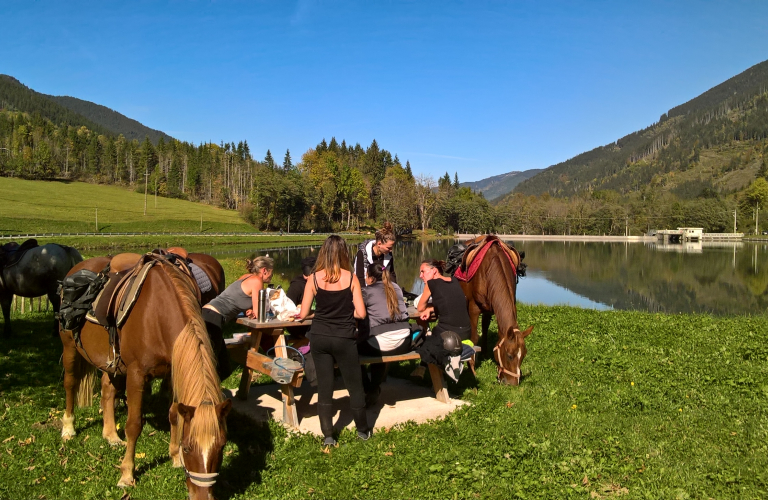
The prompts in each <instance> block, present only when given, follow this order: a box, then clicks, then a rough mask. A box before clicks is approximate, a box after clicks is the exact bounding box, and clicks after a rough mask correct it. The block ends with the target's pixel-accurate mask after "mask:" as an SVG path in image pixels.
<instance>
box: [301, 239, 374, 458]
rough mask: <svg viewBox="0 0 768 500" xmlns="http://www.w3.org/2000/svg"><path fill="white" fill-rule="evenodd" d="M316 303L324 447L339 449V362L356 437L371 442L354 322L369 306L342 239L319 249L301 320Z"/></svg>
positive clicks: (312, 333)
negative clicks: (336, 390)
mask: <svg viewBox="0 0 768 500" xmlns="http://www.w3.org/2000/svg"><path fill="white" fill-rule="evenodd" d="M313 300H316V309H315V314H314V317H313V318H312V326H311V327H310V329H309V333H308V334H307V337H309V340H310V342H311V353H312V358H313V360H314V362H315V371H316V372H317V414H318V417H319V418H320V429H321V430H322V432H323V436H325V441H324V442H323V445H324V446H335V445H336V440H335V439H334V437H333V417H334V415H335V411H334V410H333V364H334V362H335V363H336V364H337V365H338V366H339V371H340V372H341V376H342V378H343V379H344V385H345V386H346V387H347V390H348V391H349V402H350V409H351V411H352V418H354V420H355V426H356V427H357V435H358V437H359V438H361V439H368V438H369V437H370V435H371V429H370V428H369V427H368V418H367V416H366V414H365V393H364V391H363V379H362V375H361V372H360V360H359V358H358V355H357V342H356V339H355V336H356V328H355V318H357V319H364V318H365V304H364V303H363V295H362V293H361V291H360V282H359V281H358V280H357V279H353V274H352V267H351V266H350V260H349V253H348V251H347V243H346V242H345V241H344V239H343V238H342V237H340V236H337V235H332V236H329V237H328V239H327V240H325V242H324V243H323V246H322V247H320V251H319V252H318V255H317V264H316V265H315V272H314V273H313V274H312V278H311V279H308V280H307V285H306V287H305V288H304V299H303V300H302V302H301V312H300V313H299V315H298V316H297V319H298V320H303V319H304V318H306V317H307V316H308V315H309V313H310V308H311V307H312V301H313Z"/></svg>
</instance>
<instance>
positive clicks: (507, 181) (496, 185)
mask: <svg viewBox="0 0 768 500" xmlns="http://www.w3.org/2000/svg"><path fill="white" fill-rule="evenodd" d="M539 172H541V169H540V168H534V169H531V170H524V171H522V172H519V171H515V172H507V173H506V174H501V175H494V176H493V177H488V178H486V179H482V180H479V181H475V182H462V183H461V187H468V188H470V189H471V190H472V191H475V192H476V193H483V196H485V199H486V200H489V201H492V200H494V199H496V198H499V197H501V196H504V195H505V194H507V193H509V192H511V191H512V190H513V189H515V186H517V185H518V184H520V183H521V182H523V181H524V180H526V179H529V178H531V177H533V176H534V175H536V174H538V173H539Z"/></svg>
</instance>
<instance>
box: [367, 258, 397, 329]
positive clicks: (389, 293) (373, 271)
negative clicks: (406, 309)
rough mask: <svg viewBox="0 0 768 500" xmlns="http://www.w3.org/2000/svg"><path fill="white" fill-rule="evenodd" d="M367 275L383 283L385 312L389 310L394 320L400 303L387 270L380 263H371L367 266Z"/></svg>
mask: <svg viewBox="0 0 768 500" xmlns="http://www.w3.org/2000/svg"><path fill="white" fill-rule="evenodd" d="M368 276H370V277H371V278H373V279H374V280H376V281H381V282H382V283H383V284H384V294H385V295H386V297H387V312H389V317H390V318H392V319H393V320H394V319H395V318H397V315H398V313H399V312H400V304H399V303H398V300H397V291H396V290H395V287H394V286H393V285H392V281H391V280H390V277H389V271H387V269H386V268H385V267H384V266H382V265H381V264H371V265H369V266H368Z"/></svg>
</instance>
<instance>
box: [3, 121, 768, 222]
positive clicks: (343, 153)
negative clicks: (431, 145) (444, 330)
mask: <svg viewBox="0 0 768 500" xmlns="http://www.w3.org/2000/svg"><path fill="white" fill-rule="evenodd" d="M750 141H751V142H750ZM744 144H748V145H749V147H747V148H744V147H742V149H741V150H742V153H739V155H736V156H734V158H736V160H734V161H735V162H736V163H737V165H736V166H735V167H734V168H746V166H748V165H751V166H752V167H751V168H754V167H755V165H758V164H759V165H761V166H760V167H759V170H758V174H757V176H758V180H760V179H762V182H763V183H765V178H766V176H768V167H766V166H765V160H764V158H765V157H766V156H768V141H766V140H762V141H756V140H755V139H747V140H746V142H745V143H744ZM667 147H669V146H667ZM664 151H666V150H664ZM665 155H666V153H665ZM665 155H661V154H659V153H657V156H658V157H659V158H660V161H661V160H662V159H663V158H666V157H667V156H665ZM0 175H5V176H15V177H22V178H27V179H57V178H58V179H60V178H64V179H73V180H81V181H86V182H95V183H105V184H120V185H126V186H131V187H133V189H135V190H137V191H139V192H144V191H148V192H149V193H152V194H157V195H159V196H166V197H175V198H183V199H187V200H191V201H197V202H203V203H208V204H211V205H215V206H220V207H224V208H228V209H234V210H238V211H239V212H240V213H241V215H242V217H243V218H244V219H245V220H246V221H248V222H249V223H250V224H252V225H253V226H254V227H255V228H257V229H258V230H279V229H283V230H285V231H291V232H295V231H309V230H310V229H315V230H316V231H335V230H360V229H364V228H370V227H371V226H376V225H378V224H380V223H381V222H382V221H384V220H388V221H390V222H392V223H393V224H394V225H395V228H396V229H397V230H398V231H399V232H409V231H411V230H412V229H422V230H428V229H433V230H435V231H438V232H443V233H453V232H470V233H477V232H487V231H493V232H505V233H526V234H614V235H616V234H625V233H628V234H641V233H644V232H646V231H647V230H649V229H653V228H671V227H679V226H695V227H704V228H705V230H706V231H709V232H720V231H730V230H732V229H733V213H734V211H736V214H737V223H738V227H739V228H742V229H743V230H744V231H748V230H750V229H751V230H754V221H755V214H759V211H758V210H759V209H760V208H763V207H764V206H765V203H768V185H765V186H764V185H763V184H761V183H760V182H757V181H756V182H755V183H753V185H751V186H750V188H749V189H747V190H745V191H743V192H741V193H739V194H738V196H723V195H722V193H719V192H717V191H716V190H714V189H712V186H711V184H707V183H706V182H703V183H702V184H701V185H697V186H694V187H693V188H691V189H692V190H693V191H696V193H695V194H694V195H693V197H692V198H688V199H686V198H684V197H682V196H679V195H677V194H675V193H674V192H671V191H666V190H663V189H654V186H653V183H650V184H649V185H647V186H644V187H643V189H641V190H640V191H638V192H637V193H628V194H627V193H621V192H619V191H616V190H611V189H603V190H597V191H592V192H582V193H577V194H574V195H572V196H570V197H552V196H550V195H549V194H547V193H545V194H543V195H540V196H533V195H531V196H528V195H524V194H521V193H515V194H512V195H510V196H508V197H507V198H506V199H504V200H502V201H501V202H498V203H497V204H495V205H491V204H490V203H489V202H488V201H487V200H486V199H485V198H484V197H483V196H482V194H478V193H475V192H473V191H472V190H471V189H470V188H467V187H460V185H459V179H458V175H457V174H454V176H453V178H451V176H450V175H449V174H448V173H447V172H446V174H445V175H444V176H442V177H440V178H438V179H435V178H433V177H431V176H428V175H422V174H414V172H413V170H412V168H411V165H410V162H409V161H406V162H405V165H403V164H402V162H401V160H400V159H399V157H398V155H397V154H394V155H393V154H392V153H391V152H389V151H387V150H386V149H383V148H381V147H380V146H379V144H378V143H377V141H376V140H373V141H372V142H371V144H370V145H369V146H368V147H366V148H363V147H362V146H361V145H360V144H359V143H358V144H355V145H354V146H351V145H348V144H347V143H346V141H344V140H342V141H341V142H340V143H339V142H337V140H336V139H335V138H331V140H330V141H329V142H326V140H325V139H323V140H322V141H321V142H320V143H319V144H317V145H316V146H315V147H314V148H310V149H309V150H307V151H306V152H305V153H304V154H303V155H302V156H301V158H299V159H298V161H295V162H294V158H293V157H292V155H291V153H290V151H286V152H285V154H284V155H283V159H282V162H280V161H279V160H276V159H275V158H274V157H273V155H272V153H271V151H269V150H268V151H267V153H266V156H265V157H264V159H262V160H256V159H254V158H253V156H252V154H251V151H250V148H249V145H248V143H247V141H240V142H238V143H234V142H231V143H223V142H222V143H220V144H218V145H217V144H213V143H203V144H198V145H194V144H191V143H188V142H182V141H178V140H176V139H171V140H169V141H165V140H164V139H163V138H160V139H159V140H158V142H157V143H156V144H153V143H152V141H150V140H149V139H148V138H145V139H144V140H143V141H138V140H135V139H134V140H127V139H125V138H124V137H123V136H122V135H118V136H116V137H115V136H112V135H108V134H103V133H97V132H94V131H91V130H90V129H89V128H87V127H85V126H76V125H74V126H73V125H68V124H60V125H56V124H54V123H53V122H51V121H50V120H47V119H45V118H43V117H42V116H40V115H39V114H37V113H33V114H32V115H30V114H27V113H21V112H18V111H11V110H1V111H0ZM765 218H766V219H768V217H765ZM763 227H765V226H763V225H762V224H760V228H759V229H762V228H763Z"/></svg>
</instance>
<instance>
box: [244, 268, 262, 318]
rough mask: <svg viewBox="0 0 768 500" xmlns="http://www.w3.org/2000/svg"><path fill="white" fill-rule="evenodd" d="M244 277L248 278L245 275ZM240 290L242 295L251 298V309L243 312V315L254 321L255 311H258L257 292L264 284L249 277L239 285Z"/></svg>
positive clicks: (253, 277)
mask: <svg viewBox="0 0 768 500" xmlns="http://www.w3.org/2000/svg"><path fill="white" fill-rule="evenodd" d="M245 276H248V275H247V274H246V275H245ZM240 288H241V289H242V290H243V293H244V294H246V295H248V296H249V297H250V298H251V307H252V309H248V310H247V311H245V315H246V316H248V317H249V318H251V319H256V315H257V314H258V313H257V311H258V310H259V290H261V289H262V288H264V284H263V283H262V282H261V279H260V278H259V277H257V276H255V275H251V277H250V278H246V279H245V280H243V282H242V283H240Z"/></svg>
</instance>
